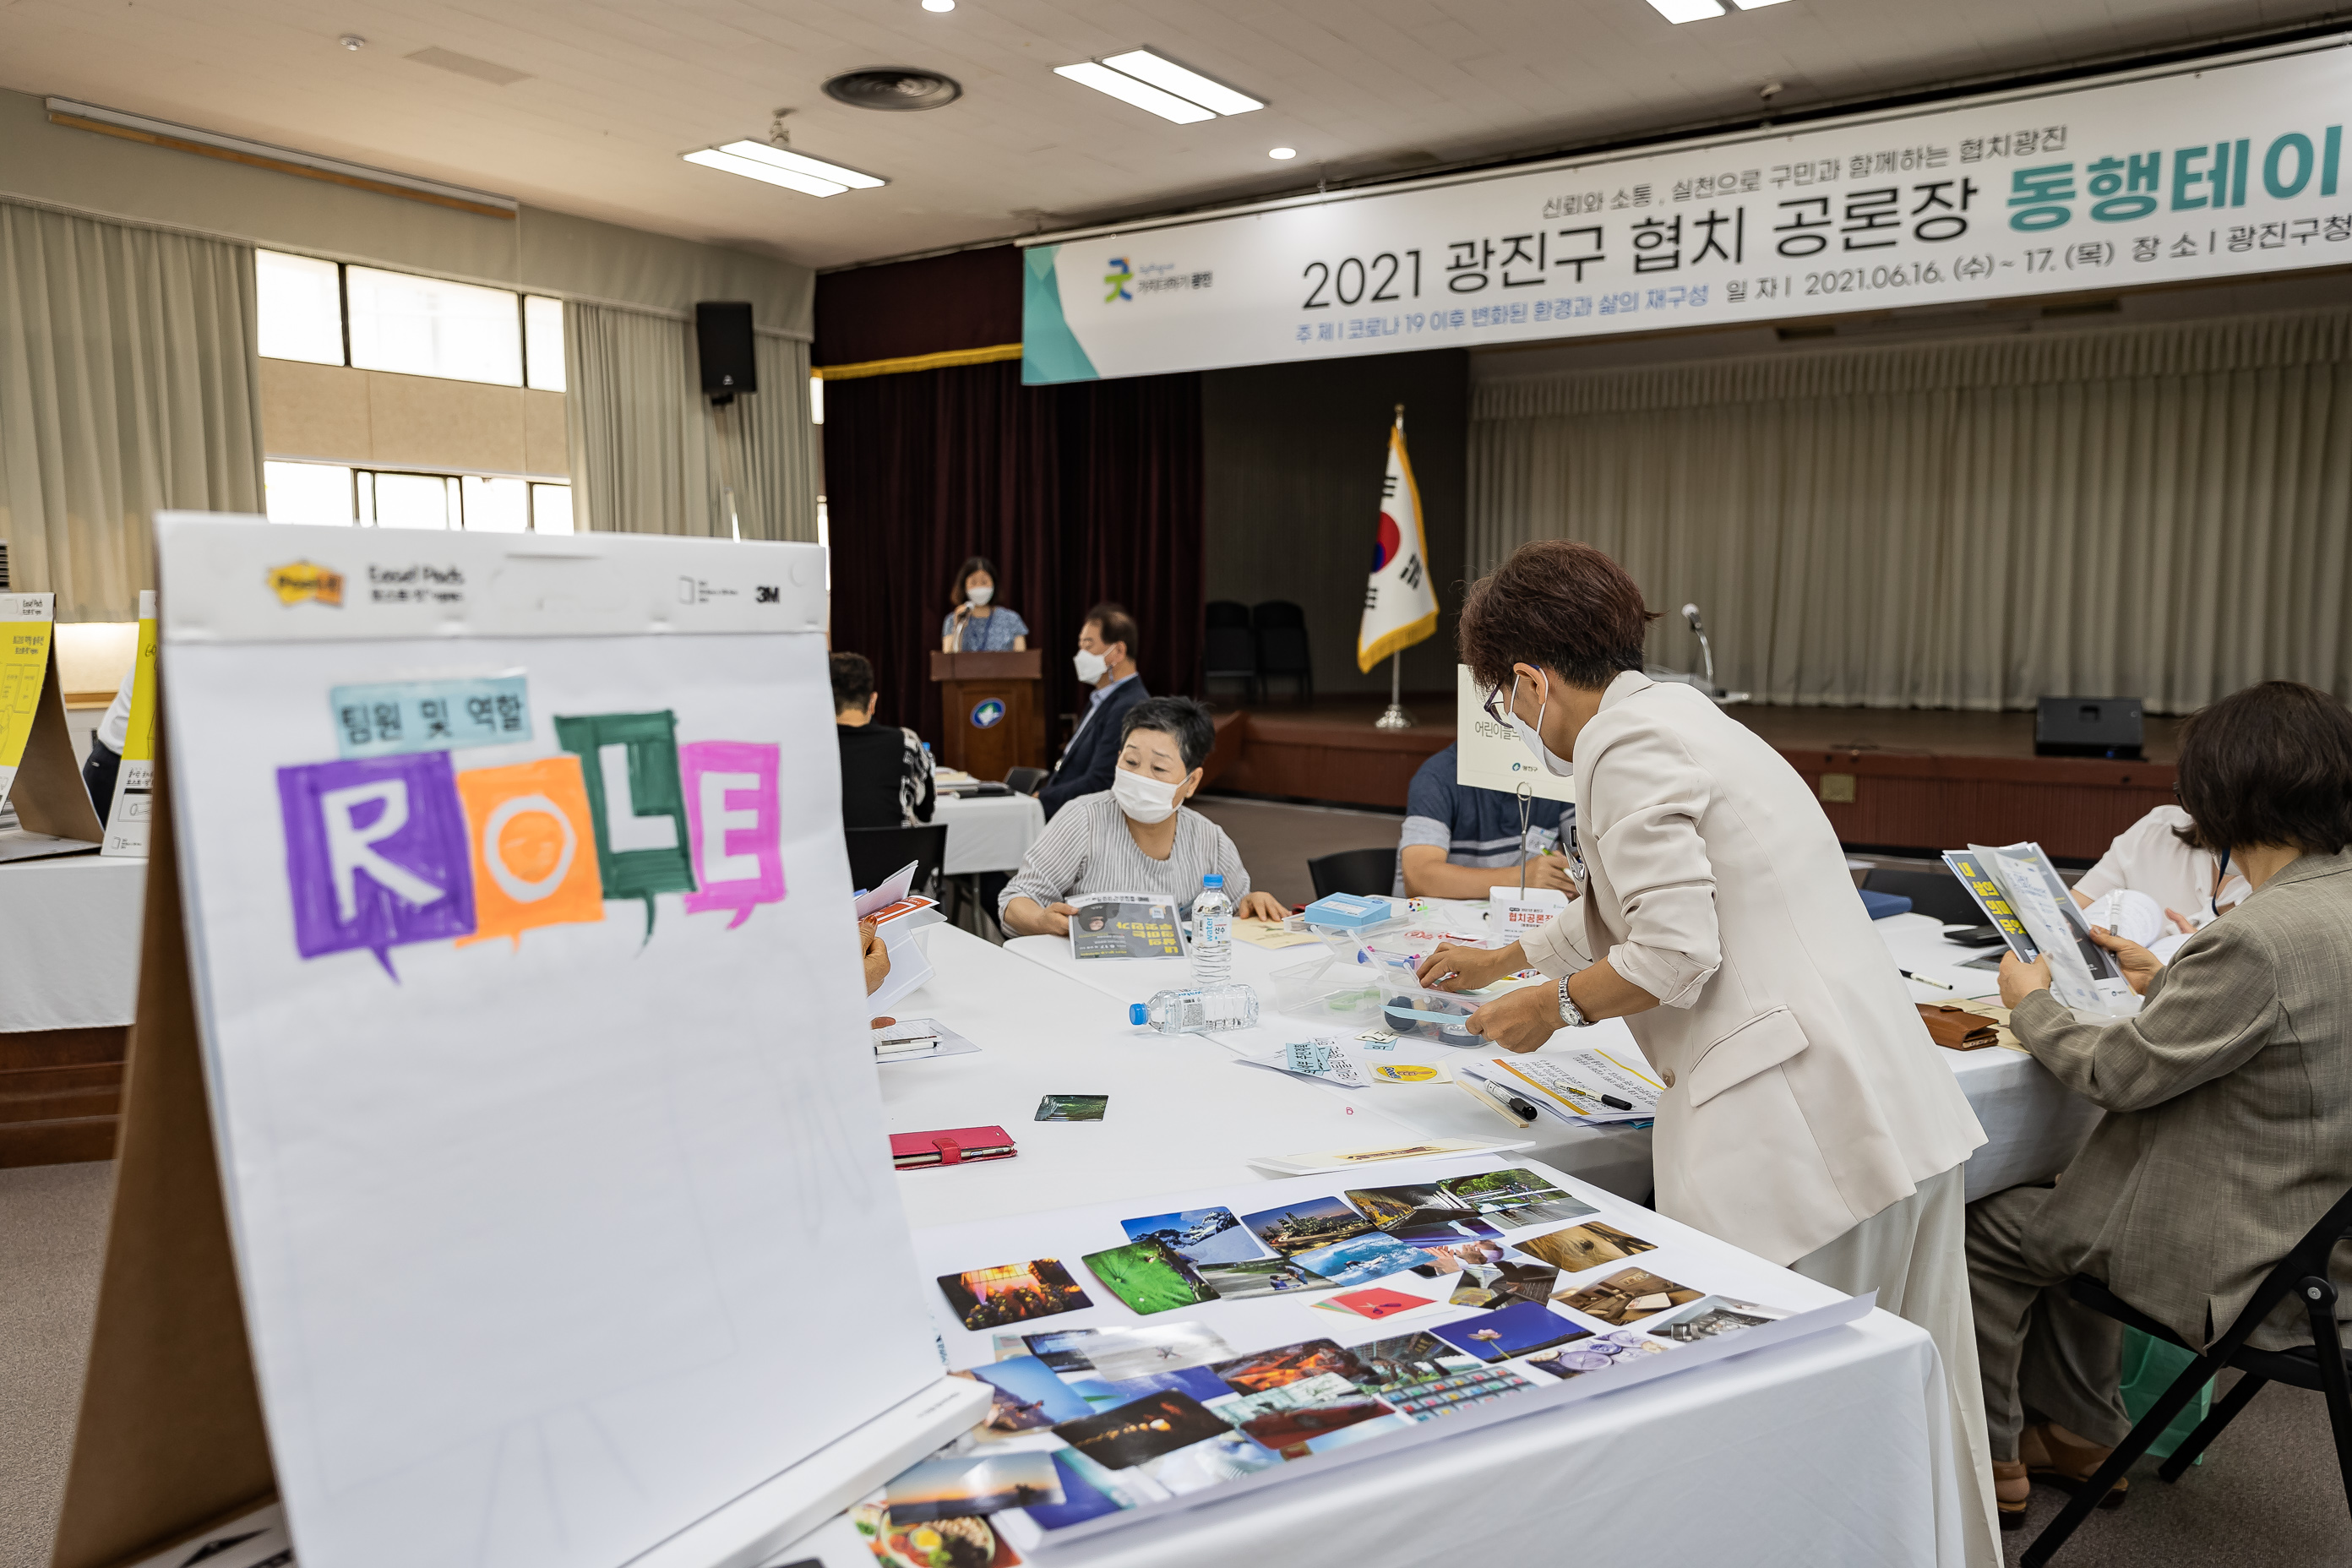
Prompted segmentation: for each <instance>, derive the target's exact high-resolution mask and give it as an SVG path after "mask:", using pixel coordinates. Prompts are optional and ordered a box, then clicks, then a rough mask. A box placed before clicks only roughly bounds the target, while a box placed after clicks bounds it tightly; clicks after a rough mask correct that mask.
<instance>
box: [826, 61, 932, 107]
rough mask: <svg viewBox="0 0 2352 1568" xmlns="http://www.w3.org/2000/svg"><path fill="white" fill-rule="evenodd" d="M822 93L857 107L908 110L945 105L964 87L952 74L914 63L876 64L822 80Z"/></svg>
mask: <svg viewBox="0 0 2352 1568" xmlns="http://www.w3.org/2000/svg"><path fill="white" fill-rule="evenodd" d="M824 95H825V96H826V97H827V98H830V99H833V100H836V101H838V102H841V103H846V104H849V105H851V106H852V107H854V108H857V109H883V110H890V111H892V112H893V113H907V112H909V111H911V110H918V109H944V108H946V107H947V106H948V105H949V104H950V103H953V102H954V101H955V100H957V99H959V98H961V97H962V96H963V87H962V85H961V83H959V82H958V81H957V80H956V79H954V78H953V77H945V76H941V75H940V73H939V72H937V71H927V70H922V69H919V68H916V67H914V66H876V67H875V68H873V69H871V70H862V71H845V72H843V73H842V74H841V75H840V76H837V77H835V78H834V79H832V80H831V81H829V82H826V83H825V84H824Z"/></svg>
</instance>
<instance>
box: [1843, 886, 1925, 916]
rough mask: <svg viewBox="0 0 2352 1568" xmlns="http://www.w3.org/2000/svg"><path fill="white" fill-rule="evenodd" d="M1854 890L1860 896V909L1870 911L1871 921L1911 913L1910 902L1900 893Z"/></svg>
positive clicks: (1863, 889) (1866, 889)
mask: <svg viewBox="0 0 2352 1568" xmlns="http://www.w3.org/2000/svg"><path fill="white" fill-rule="evenodd" d="M1854 890H1855V891H1856V892H1858V893H1860V894H1861V895H1862V907H1863V908H1864V909H1865V910H1869V911H1870V918H1871V919H1872V920H1874V921H1883V920H1885V919H1886V918H1887V916H1889V915H1907V914H1909V913H1910V912H1911V900H1908V899H1906V898H1905V897H1904V896H1903V895H1902V894H1900V893H1874V892H1872V891H1871V890H1870V889H1868V888H1857V889H1854Z"/></svg>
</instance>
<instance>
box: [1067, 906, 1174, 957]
mask: <svg viewBox="0 0 2352 1568" xmlns="http://www.w3.org/2000/svg"><path fill="white" fill-rule="evenodd" d="M1073 901H1074V902H1075V904H1076V908H1077V912H1076V914H1074V915H1072V916H1071V917H1070V956H1071V957H1073V958H1181V957H1183V956H1184V953H1185V947H1184V932H1183V928H1182V926H1181V923H1180V922H1179V921H1178V919H1177V914H1176V901H1175V900H1173V899H1171V898H1169V897H1168V896H1167V895H1166V894H1164V893H1088V894H1087V895H1085V896H1084V897H1082V898H1079V899H1076V900H1073Z"/></svg>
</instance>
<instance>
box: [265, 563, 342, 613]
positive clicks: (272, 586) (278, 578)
mask: <svg viewBox="0 0 2352 1568" xmlns="http://www.w3.org/2000/svg"><path fill="white" fill-rule="evenodd" d="M262 581H264V582H265V583H267V584H268V585H269V590H270V592H272V593H274V594H276V595H278V603H279V604H281V605H299V604H301V603H302V602H303V601H304V600H306V599H310V600H315V601H317V602H318V603H320V604H321V605H333V606H335V608H337V609H341V608H342V606H343V574H341V573H340V572H333V571H330V570H329V569H327V568H326V567H324V566H321V565H320V564H319V563H316V562H314V561H297V562H294V563H291V564H289V565H285V566H272V567H271V568H270V569H269V574H268V576H266V577H265V578H263V579H262Z"/></svg>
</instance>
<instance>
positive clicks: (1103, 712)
mask: <svg viewBox="0 0 2352 1568" xmlns="http://www.w3.org/2000/svg"><path fill="white" fill-rule="evenodd" d="M1135 643H1136V631H1135V617H1134V616H1130V615H1129V614H1128V613H1127V611H1126V610H1125V609H1123V608H1121V607H1120V606H1119V605H1096V606H1095V607H1094V608H1093V609H1091V610H1088V611H1087V624H1086V626H1085V628H1084V629H1083V630H1081V631H1080V632H1079V633H1078V653H1077V658H1076V665H1077V670H1078V679H1080V680H1083V681H1085V682H1086V683H1087V685H1089V686H1092V687H1093V688H1094V689H1095V690H1094V700H1093V701H1092V702H1091V703H1090V704H1089V705H1088V706H1087V710H1086V711H1085V712H1084V713H1082V714H1080V715H1079V716H1078V730H1077V733H1076V734H1075V735H1072V736H1071V737H1070V743H1069V744H1068V745H1067V746H1065V747H1063V748H1062V760H1061V761H1059V762H1057V763H1055V764H1054V772H1053V774H1052V776H1050V777H1049V778H1047V779H1046V781H1045V787H1044V788H1042V789H1040V790H1039V791H1038V792H1037V798H1038V799H1039V800H1041V801H1043V802H1045V816H1046V819H1047V820H1048V821H1051V820H1052V819H1053V816H1054V814H1055V812H1057V811H1059V810H1061V809H1062V806H1063V804H1064V803H1065V802H1067V801H1072V800H1076V798H1077V797H1078V796H1080V795H1098V794H1100V793H1101V792H1102V791H1104V790H1107V789H1108V788H1110V775H1111V774H1112V773H1116V772H1118V734H1119V729H1120V721H1122V720H1124V719H1125V718H1126V717H1127V710H1129V709H1130V708H1132V707H1134V706H1135V705H1136V704H1137V703H1139V702H1140V701H1142V700H1144V699H1145V698H1146V697H1149V696H1150V695H1151V694H1150V692H1148V691H1146V690H1144V689H1143V679H1142V677H1140V676H1139V675H1137V674H1136V672H1135Z"/></svg>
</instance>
